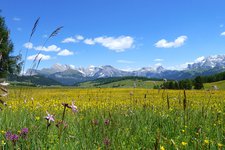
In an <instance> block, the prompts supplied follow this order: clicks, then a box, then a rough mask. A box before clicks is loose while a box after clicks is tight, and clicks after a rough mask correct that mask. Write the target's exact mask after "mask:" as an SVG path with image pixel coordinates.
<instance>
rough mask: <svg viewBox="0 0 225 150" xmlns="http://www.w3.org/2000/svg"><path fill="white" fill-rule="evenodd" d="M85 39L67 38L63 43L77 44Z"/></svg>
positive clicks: (79, 37)
mask: <svg viewBox="0 0 225 150" xmlns="http://www.w3.org/2000/svg"><path fill="white" fill-rule="evenodd" d="M83 39H84V37H83V36H82V35H76V36H75V37H68V38H65V39H64V40H63V41H62V43H77V42H80V41H82V40H83Z"/></svg>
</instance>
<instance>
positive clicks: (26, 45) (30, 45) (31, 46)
mask: <svg viewBox="0 0 225 150" xmlns="http://www.w3.org/2000/svg"><path fill="white" fill-rule="evenodd" d="M23 46H24V47H25V48H27V49H32V48H33V44H32V43H31V42H27V43H25V44H23Z"/></svg>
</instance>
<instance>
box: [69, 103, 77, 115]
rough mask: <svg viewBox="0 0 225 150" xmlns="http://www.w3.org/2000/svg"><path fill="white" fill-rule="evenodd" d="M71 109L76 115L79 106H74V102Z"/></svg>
mask: <svg viewBox="0 0 225 150" xmlns="http://www.w3.org/2000/svg"><path fill="white" fill-rule="evenodd" d="M71 109H72V111H73V112H74V113H77V112H78V109H77V106H75V105H74V102H72V105H71Z"/></svg>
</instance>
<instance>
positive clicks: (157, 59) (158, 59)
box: [154, 58, 164, 62]
mask: <svg viewBox="0 0 225 150" xmlns="http://www.w3.org/2000/svg"><path fill="white" fill-rule="evenodd" d="M154 61H157V62H160V61H164V60H163V59H160V58H156V59H154Z"/></svg>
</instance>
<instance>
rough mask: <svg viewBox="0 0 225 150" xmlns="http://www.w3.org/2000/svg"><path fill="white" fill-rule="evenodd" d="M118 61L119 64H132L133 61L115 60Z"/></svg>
mask: <svg viewBox="0 0 225 150" xmlns="http://www.w3.org/2000/svg"><path fill="white" fill-rule="evenodd" d="M117 62H118V63H121V64H133V63H134V62H133V61H129V60H117Z"/></svg>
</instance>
